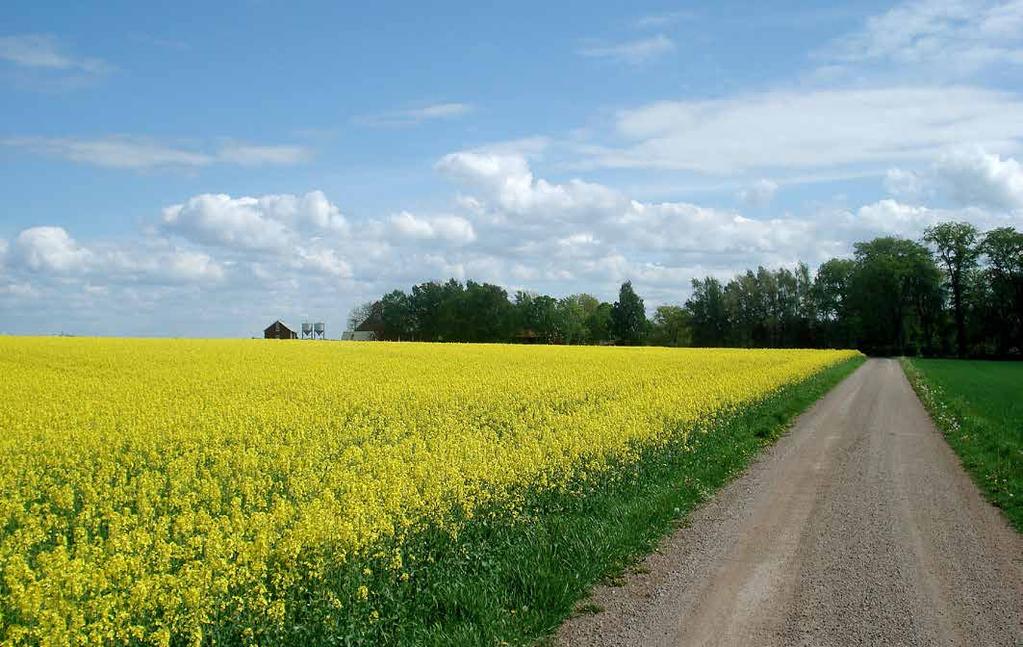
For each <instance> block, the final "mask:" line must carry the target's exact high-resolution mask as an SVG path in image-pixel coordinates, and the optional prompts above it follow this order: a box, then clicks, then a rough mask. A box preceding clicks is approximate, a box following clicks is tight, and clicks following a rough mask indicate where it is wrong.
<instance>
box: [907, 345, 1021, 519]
mask: <svg viewBox="0 0 1023 647" xmlns="http://www.w3.org/2000/svg"><path fill="white" fill-rule="evenodd" d="M899 364H900V365H901V366H902V371H903V373H905V375H906V379H907V380H908V381H909V383H910V385H911V386H912V387H913V391H914V392H915V393H916V395H917V397H918V398H920V402H921V403H922V404H923V406H924V409H926V410H927V413H928V415H929V416H930V418H931V420H932V421H933V422H934V425H935V426H936V427H937V428H938V430H939V431H940V432H941V435H942V437H944V439H945V442H946V443H948V445H949V447H951V448H952V451H953V452H955V454H956V457H957V458H958V459H959V464H960V465H962V467H963V469H964V470H965V471H966V473H967V474H969V476H970V480H971V481H973V483H974V484H975V485H976V486H977V489H979V490H980V492H981V493H982V494H983V496H984V498H985V499H986V500H987V501H988V502H990V503H991V505H993V506H994V507H996V508H998V510H999V512H1000V513H1001V514H1002V515H1003V516H1004V517H1005V518H1006V520H1007V521H1008V522H1009V524H1010V525H1011V526H1012V527H1013V528H1015V529H1016V532H1018V533H1023V504H1021V502H1020V501H1019V498H1020V497H1017V496H1016V495H1015V494H1014V493H1013V492H1012V491H1007V489H1006V488H998V487H996V486H995V485H993V484H992V482H991V478H992V477H993V478H994V479H995V480H997V477H998V471H997V470H995V471H992V467H991V465H990V464H989V463H988V462H987V461H986V460H985V459H984V457H983V456H980V455H979V454H975V453H973V452H970V451H969V448H968V447H967V444H966V439H967V438H968V437H969V436H970V435H971V434H973V433H976V432H977V430H976V429H975V426H974V425H972V424H971V423H970V420H969V419H970V416H969V415H967V414H966V413H965V412H964V410H963V409H964V405H963V403H961V402H959V398H957V397H955V396H950V395H949V394H947V393H945V392H944V389H942V388H941V387H939V386H938V385H937V384H935V383H933V382H932V381H931V380H929V379H928V378H927V376H926V374H925V372H924V371H923V370H921V369H920V368H919V367H917V366H916V365H915V364H913V361H912V359H910V358H908V357H900V358H899ZM1016 489H1020V488H1019V487H1018V485H1017V487H1016Z"/></svg>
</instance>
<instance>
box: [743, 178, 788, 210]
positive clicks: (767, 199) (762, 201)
mask: <svg viewBox="0 0 1023 647" xmlns="http://www.w3.org/2000/svg"><path fill="white" fill-rule="evenodd" d="M777 192H778V184H777V182H772V181H771V180H765V179H760V180H757V181H756V182H754V183H753V184H751V185H749V186H747V187H744V188H742V189H739V191H738V193H737V194H736V197H737V198H739V202H742V203H743V204H744V205H746V206H748V207H766V206H767V205H768V204H770V203H771V200H774V194H775V193H777Z"/></svg>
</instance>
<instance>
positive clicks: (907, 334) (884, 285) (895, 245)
mask: <svg viewBox="0 0 1023 647" xmlns="http://www.w3.org/2000/svg"><path fill="white" fill-rule="evenodd" d="M854 249H855V257H856V271H855V272H854V274H853V277H852V285H851V289H850V295H849V296H850V306H851V307H852V308H853V309H854V311H855V313H856V318H857V320H858V321H859V323H860V327H861V335H862V336H861V343H862V344H863V345H864V346H865V348H866V350H868V351H870V352H875V353H885V354H891V353H898V354H906V353H909V354H916V353H917V352H919V351H921V350H923V351H925V352H934V351H935V349H936V348H935V346H936V336H937V333H938V321H936V316H935V314H936V313H940V312H941V303H942V291H941V272H940V270H938V267H937V265H935V263H934V259H933V258H932V257H931V254H930V252H929V251H928V250H927V248H926V247H924V246H923V245H921V244H920V243H917V242H915V241H912V240H907V239H905V238H897V237H891V236H886V237H883V238H875V239H874V240H871V241H867V242H863V243H856V245H855V246H854Z"/></svg>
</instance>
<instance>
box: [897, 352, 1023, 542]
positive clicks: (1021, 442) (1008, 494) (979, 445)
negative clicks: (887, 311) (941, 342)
mask: <svg viewBox="0 0 1023 647" xmlns="http://www.w3.org/2000/svg"><path fill="white" fill-rule="evenodd" d="M902 366H903V368H904V370H905V371H906V375H907V377H908V378H909V381H910V383H912V385H913V388H914V389H915V390H916V392H917V394H918V395H919V396H920V400H921V401H922V402H923V403H924V406H925V407H926V408H927V410H928V411H929V412H930V414H931V417H932V418H933V419H934V422H935V424H937V426H938V428H939V429H941V431H942V432H943V433H944V435H945V438H946V439H947V440H948V444H949V445H950V446H951V447H952V449H953V450H955V452H956V453H957V454H958V455H959V458H960V460H961V461H962V464H963V467H964V468H966V471H967V472H969V474H970V476H971V477H972V478H973V480H974V482H975V483H976V484H977V486H978V487H979V488H980V489H981V490H982V491H983V492H984V495H985V496H986V497H987V498H988V499H989V500H990V501H991V502H992V503H993V504H995V505H996V506H998V507H999V508H1001V509H1002V510H1003V511H1004V512H1005V516H1006V517H1008V519H1009V522H1010V523H1011V524H1012V525H1013V526H1014V527H1015V528H1016V530H1017V531H1019V532H1023V362H991V361H971V360H957V359H906V358H903V360H902Z"/></svg>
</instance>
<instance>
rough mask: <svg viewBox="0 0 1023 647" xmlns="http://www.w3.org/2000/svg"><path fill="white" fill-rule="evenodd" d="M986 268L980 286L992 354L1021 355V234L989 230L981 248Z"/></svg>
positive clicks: (1006, 228)
mask: <svg viewBox="0 0 1023 647" xmlns="http://www.w3.org/2000/svg"><path fill="white" fill-rule="evenodd" d="M980 249H981V252H982V253H983V255H984V258H985V260H986V261H987V262H986V265H987V267H986V268H985V270H984V273H983V285H984V287H985V288H986V290H987V295H986V296H987V298H986V299H985V300H984V304H983V308H984V310H985V314H986V316H985V317H984V321H985V323H986V326H985V327H986V328H987V329H988V330H990V336H991V337H992V338H993V340H994V346H995V352H997V353H998V354H1000V355H1006V354H1008V353H1009V351H1010V350H1011V349H1013V348H1015V351H1016V352H1017V353H1019V352H1021V351H1023V233H1020V232H1018V231H1016V230H1015V229H1013V228H1011V227H999V228H997V229H992V230H991V231H989V232H987V233H986V234H985V235H984V239H983V242H982V243H981V246H980Z"/></svg>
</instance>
